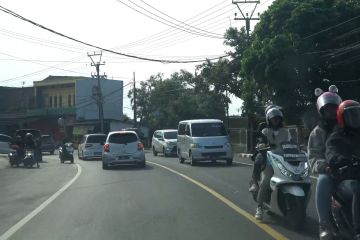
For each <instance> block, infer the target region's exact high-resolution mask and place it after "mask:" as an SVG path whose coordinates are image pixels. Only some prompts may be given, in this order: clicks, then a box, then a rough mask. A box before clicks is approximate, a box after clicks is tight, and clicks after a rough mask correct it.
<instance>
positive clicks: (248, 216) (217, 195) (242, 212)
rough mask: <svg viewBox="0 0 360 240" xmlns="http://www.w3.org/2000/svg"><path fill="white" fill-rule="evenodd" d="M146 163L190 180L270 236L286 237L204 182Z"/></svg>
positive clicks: (283, 239)
mask: <svg viewBox="0 0 360 240" xmlns="http://www.w3.org/2000/svg"><path fill="white" fill-rule="evenodd" d="M147 163H150V164H153V165H156V166H158V167H161V168H164V169H166V170H168V171H170V172H172V173H175V174H177V175H179V176H181V177H183V178H185V179H186V180H188V181H190V182H192V183H193V184H195V185H197V186H198V187H200V188H202V189H203V190H205V191H207V192H208V193H210V194H211V195H213V196H214V197H215V198H217V199H218V200H220V201H221V202H223V203H224V204H226V205H227V206H228V207H230V208H231V209H233V210H234V211H235V212H237V213H239V214H240V215H242V216H243V217H245V218H246V219H248V220H249V221H250V222H252V223H254V224H255V225H256V226H258V227H259V228H261V229H262V230H263V231H265V232H266V233H267V234H269V235H270V236H271V237H273V238H274V239H277V240H287V239H288V238H287V237H285V236H284V235H282V234H281V233H279V232H278V231H276V230H275V229H273V228H271V227H270V226H269V225H267V224H265V223H262V222H259V221H258V220H256V219H255V217H253V216H252V215H251V214H250V213H248V212H247V211H245V210H244V209H242V208H240V207H239V206H237V205H236V204H235V203H233V202H232V201H230V200H229V199H227V198H226V197H224V196H223V195H221V194H220V193H218V192H216V191H215V190H214V189H212V188H210V187H208V186H206V185H205V184H203V183H201V182H199V181H197V180H195V179H193V178H191V177H189V176H187V175H185V174H183V173H180V172H178V171H176V170H174V169H171V168H169V167H166V166H164V165H161V164H158V163H155V162H151V161H147Z"/></svg>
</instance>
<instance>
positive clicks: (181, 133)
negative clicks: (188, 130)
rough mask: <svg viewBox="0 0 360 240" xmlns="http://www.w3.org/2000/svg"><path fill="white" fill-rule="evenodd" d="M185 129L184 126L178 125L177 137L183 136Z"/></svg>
mask: <svg viewBox="0 0 360 240" xmlns="http://www.w3.org/2000/svg"><path fill="white" fill-rule="evenodd" d="M185 127H186V125H185V124H180V125H179V130H178V132H179V135H185Z"/></svg>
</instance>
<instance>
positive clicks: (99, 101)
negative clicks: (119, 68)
mask: <svg viewBox="0 0 360 240" xmlns="http://www.w3.org/2000/svg"><path fill="white" fill-rule="evenodd" d="M88 56H89V57H90V59H91V62H92V63H91V66H94V67H95V68H96V77H97V86H96V91H95V93H94V97H95V100H96V103H97V105H98V108H99V120H100V131H101V133H104V110H103V96H102V91H101V83H100V66H101V65H105V62H102V63H101V57H102V52H100V53H95V52H94V53H92V54H89V53H88ZM93 57H99V61H98V62H95V61H94V59H93ZM92 77H94V75H92Z"/></svg>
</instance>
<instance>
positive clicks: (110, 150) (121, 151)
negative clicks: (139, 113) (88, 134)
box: [102, 131, 146, 169]
mask: <svg viewBox="0 0 360 240" xmlns="http://www.w3.org/2000/svg"><path fill="white" fill-rule="evenodd" d="M102 160H103V163H102V166H103V169H108V168H109V167H112V166H118V165H124V164H125V165H127V164H134V165H138V166H139V167H145V164H146V161H145V153H144V145H143V143H142V142H141V141H140V138H139V137H138V135H137V134H136V132H134V131H116V132H110V133H109V135H108V137H107V139H106V143H105V145H104V152H103V158H102Z"/></svg>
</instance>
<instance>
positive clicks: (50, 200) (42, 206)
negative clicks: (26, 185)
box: [0, 163, 82, 240]
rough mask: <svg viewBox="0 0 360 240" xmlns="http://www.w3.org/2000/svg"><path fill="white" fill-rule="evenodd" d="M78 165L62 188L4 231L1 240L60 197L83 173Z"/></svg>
mask: <svg viewBox="0 0 360 240" xmlns="http://www.w3.org/2000/svg"><path fill="white" fill-rule="evenodd" d="M76 167H77V173H76V175H75V176H74V177H73V178H72V179H71V180H70V181H69V182H68V183H66V184H65V185H64V186H63V187H62V188H60V189H59V190H58V191H57V192H56V193H54V194H53V195H52V196H51V197H50V198H48V199H47V200H45V202H43V203H42V204H40V206H38V207H37V208H36V209H34V210H33V211H32V212H31V213H29V214H28V215H27V216H25V217H24V218H23V219H21V220H20V221H19V222H17V223H16V224H15V225H14V226H12V227H11V228H10V229H9V230H7V231H6V232H5V233H3V234H2V235H1V236H0V240H6V239H9V238H10V237H11V236H12V235H14V234H15V233H16V232H17V231H19V230H20V229H21V228H22V227H23V226H24V225H25V224H26V223H27V222H29V221H30V220H31V219H33V218H34V217H35V216H36V215H38V214H39V213H40V212H41V211H42V210H44V209H45V208H46V207H47V206H48V205H49V204H50V203H52V202H53V201H54V200H55V199H56V198H57V197H59V196H60V194H62V193H63V192H64V191H65V190H66V189H68V188H69V187H70V186H71V185H72V184H73V183H74V182H75V181H76V180H77V179H78V178H79V176H80V174H81V171H82V169H81V166H80V165H79V164H77V163H76Z"/></svg>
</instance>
